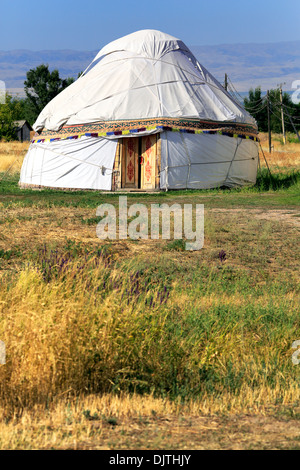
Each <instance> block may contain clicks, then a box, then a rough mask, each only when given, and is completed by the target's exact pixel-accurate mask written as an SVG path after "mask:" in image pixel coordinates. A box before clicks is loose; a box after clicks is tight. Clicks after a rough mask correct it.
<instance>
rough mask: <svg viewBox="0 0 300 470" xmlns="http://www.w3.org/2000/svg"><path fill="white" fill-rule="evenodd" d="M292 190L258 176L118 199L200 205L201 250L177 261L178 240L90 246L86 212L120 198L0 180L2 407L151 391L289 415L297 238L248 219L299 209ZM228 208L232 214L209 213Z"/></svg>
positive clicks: (90, 214) (291, 179) (297, 183)
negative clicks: (285, 410)
mask: <svg viewBox="0 0 300 470" xmlns="http://www.w3.org/2000/svg"><path fill="white" fill-rule="evenodd" d="M299 188H300V177H299V172H298V173H297V172H289V173H280V172H279V173H274V174H272V176H270V174H269V173H268V172H267V171H263V172H262V173H261V174H259V175H258V180H257V184H256V186H254V187H249V188H240V189H232V190H229V189H221V188H220V189H215V190H206V191H204V190H203V191H191V190H188V191H168V192H162V193H160V194H151V193H149V194H139V193H131V194H128V203H129V204H130V203H131V202H132V203H133V202H136V201H137V200H138V201H139V202H143V203H145V204H146V205H149V204H151V203H153V202H156V203H163V202H166V203H173V202H180V203H197V202H198V203H203V204H204V206H205V211H206V212H205V243H204V248H203V249H202V250H200V251H198V252H187V251H185V249H184V242H183V241H182V240H157V241H151V240H150V241H147V243H146V242H142V241H139V240H137V241H130V240H128V241H122V242H118V241H108V242H103V241H99V239H97V237H96V234H95V227H96V224H97V222H98V221H99V219H98V218H97V217H96V215H95V209H96V207H97V206H98V205H100V204H101V203H103V202H111V203H113V204H115V205H117V204H118V198H119V196H120V195H119V194H107V193H105V194H102V193H100V192H91V191H88V192H84V191H79V192H68V191H54V190H53V191H52V190H44V191H34V190H21V189H20V188H19V187H18V185H17V179H11V180H9V181H8V180H6V181H5V182H3V181H2V182H1V189H0V204H1V207H2V209H3V215H2V216H1V220H0V228H1V234H0V276H1V286H2V288H1V291H0V339H1V340H3V341H5V344H6V345H7V364H6V365H5V367H1V368H0V404H1V405H3V406H4V407H7V408H10V409H12V410H15V409H19V408H20V407H21V408H22V407H27V406H28V407H32V406H35V405H36V404H37V403H43V404H45V403H48V402H49V401H54V402H55V400H56V399H57V397H59V396H61V394H64V393H65V392H66V391H71V392H70V393H71V394H72V395H74V396H79V395H81V394H87V393H96V394H99V393H106V392H108V393H112V394H119V393H121V392H122V393H123V392H126V393H127V392H129V393H133V392H137V393H139V394H149V393H152V394H153V395H154V396H156V397H163V398H165V397H168V398H170V399H172V400H174V401H176V400H182V401H189V400H200V401H201V400H202V401H203V403H207V402H210V403H214V405H213V406H214V410H215V411H217V412H219V411H220V410H223V411H224V406H225V405H224V403H225V404H226V406H225V407H226V409H227V410H230V409H231V408H232V407H234V406H236V405H234V403H237V401H238V402H239V406H240V409H241V407H242V406H243V409H244V411H245V410H246V411H247V410H249V409H251V407H253V406H254V404H255V406H256V404H257V406H261V407H265V408H268V407H270V406H271V407H272V406H274V407H276V406H277V405H279V404H280V406H289V407H291V406H293V405H295V404H297V403H298V404H299V371H300V369H299V368H297V367H295V366H294V365H293V364H292V361H291V355H292V351H291V344H292V342H293V341H294V340H296V339H299V338H300V317H299V266H298V262H297V260H298V259H299V240H298V233H297V230H296V229H295V227H293V226H290V225H286V224H285V223H283V222H281V221H280V220H272V221H268V220H261V219H258V218H255V217H254V216H252V215H251V216H250V215H249V214H250V212H249V209H251V208H256V209H261V212H262V213H264V212H266V211H267V210H268V209H270V208H290V209H291V210H292V209H295V208H298V207H299ZM232 208H234V209H243V210H242V211H240V212H238V213H237V212H230V211H224V212H222V211H220V212H214V211H213V210H211V209H232ZM222 250H224V252H225V253H226V257H225V259H223V260H222V259H221V258H220V255H219V254H220V252H221V251H222ZM68 393H69V392H68ZM226 397H227V398H226ZM254 402H255V403H254ZM88 411H89V410H87V411H86V419H87V420H90V419H91V417H92V415H91V414H90V413H88Z"/></svg>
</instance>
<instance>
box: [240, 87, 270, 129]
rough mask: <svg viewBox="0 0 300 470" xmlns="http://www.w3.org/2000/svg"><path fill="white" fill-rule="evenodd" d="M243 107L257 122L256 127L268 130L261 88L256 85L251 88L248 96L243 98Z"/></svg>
mask: <svg viewBox="0 0 300 470" xmlns="http://www.w3.org/2000/svg"><path fill="white" fill-rule="evenodd" d="M244 107H245V109H246V111H248V112H249V113H250V114H251V116H253V117H254V119H255V120H256V122H257V125H258V129H259V130H260V131H261V132H267V130H268V115H267V107H266V106H265V102H264V101H263V97H262V96H261V88H260V87H257V88H255V90H253V88H251V89H250V91H249V97H248V98H245V99H244Z"/></svg>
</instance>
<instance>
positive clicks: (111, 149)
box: [20, 30, 258, 191]
mask: <svg viewBox="0 0 300 470" xmlns="http://www.w3.org/2000/svg"><path fill="white" fill-rule="evenodd" d="M33 128H34V131H35V135H34V138H33V140H32V142H31V144H30V147H29V150H28V152H27V154H26V156H25V159H24V162H23V165H22V170H21V175H20V185H21V186H22V187H39V188H42V187H48V188H49V187H50V188H64V189H93V190H106V191H138V190H140V191H153V190H156V191H157V190H168V189H186V188H191V189H203V188H215V187H221V186H227V187H233V186H241V185H246V184H247V185H248V184H253V183H255V181H256V174H257V165H258V138H257V133H258V131H257V125H256V122H255V120H254V119H253V118H252V117H251V115H250V114H249V113H248V112H246V111H245V109H244V108H243V107H242V106H241V105H240V104H239V103H237V102H236V101H235V100H234V99H233V98H232V97H231V96H230V94H229V93H227V91H226V90H225V89H224V88H223V87H222V85H220V83H219V82H218V81H217V80H216V79H215V78H214V77H213V76H212V75H211V74H210V73H209V72H208V71H207V70H206V69H205V68H204V66H203V65H202V64H200V63H199V62H198V60H197V59H196V58H195V57H194V55H193V54H192V53H191V51H190V50H189V49H188V47H187V46H186V45H185V44H184V43H183V42H182V41H181V40H179V39H176V38H175V37H173V36H170V35H168V34H165V33H162V32H160V31H156V30H142V31H137V32H135V33H133V34H129V35H127V36H125V37H123V38H121V39H117V40H116V41H113V42H111V43H109V44H108V45H106V46H105V47H103V48H102V49H101V50H100V52H99V53H98V54H97V55H96V57H95V58H94V60H93V61H92V63H91V64H90V65H89V66H88V67H87V69H86V70H85V71H84V73H83V74H82V75H81V76H80V77H79V78H78V79H77V80H76V81H75V82H74V83H72V84H71V85H70V86H69V87H68V88H66V89H65V90H63V91H62V92H61V93H60V94H59V95H57V96H56V97H55V98H54V99H53V100H52V101H50V102H49V103H48V104H47V106H46V107H45V108H44V109H43V111H42V112H41V114H40V115H39V116H38V118H37V120H36V122H35V123H34V125H33Z"/></svg>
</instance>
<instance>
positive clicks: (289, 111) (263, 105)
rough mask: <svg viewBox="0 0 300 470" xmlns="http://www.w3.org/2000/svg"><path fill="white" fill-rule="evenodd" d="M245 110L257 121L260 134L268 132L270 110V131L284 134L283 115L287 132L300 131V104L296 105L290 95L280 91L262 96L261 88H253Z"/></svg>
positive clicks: (245, 104)
mask: <svg viewBox="0 0 300 470" xmlns="http://www.w3.org/2000/svg"><path fill="white" fill-rule="evenodd" d="M243 104H244V108H245V109H246V111H248V112H249V113H250V114H251V115H252V116H253V117H254V118H255V120H256V122H257V125H258V130H259V131H260V132H268V110H269V116H270V130H271V131H272V132H274V133H277V134H280V133H281V132H282V113H283V116H284V124H285V130H286V131H287V132H293V133H294V132H295V129H297V131H299V130H300V103H299V104H295V103H293V101H292V98H291V96H290V94H289V93H282V101H281V97H280V89H279V88H277V89H273V90H270V91H269V97H267V95H264V96H262V92H261V88H260V87H257V88H255V90H253V89H252V88H251V89H250V91H249V96H248V97H247V98H245V99H244V103H243Z"/></svg>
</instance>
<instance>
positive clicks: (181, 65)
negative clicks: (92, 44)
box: [33, 30, 255, 131]
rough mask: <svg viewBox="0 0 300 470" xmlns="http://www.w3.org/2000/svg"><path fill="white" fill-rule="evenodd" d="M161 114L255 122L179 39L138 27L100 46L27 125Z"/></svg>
mask: <svg viewBox="0 0 300 470" xmlns="http://www.w3.org/2000/svg"><path fill="white" fill-rule="evenodd" d="M163 117H164V118H175V119H176V118H185V119H197V120H206V121H214V122H216V121H217V122H239V123H249V124H251V125H255V120H254V119H253V118H252V117H251V116H250V114H248V113H247V112H246V111H245V110H244V108H243V107H242V106H241V105H239V104H238V103H237V102H235V101H234V100H233V98H232V97H231V96H230V95H229V94H228V93H227V92H226V91H225V90H224V88H223V87H222V86H221V85H220V83H219V82H218V81H217V80H216V79H215V78H214V77H213V76H212V75H211V74H210V73H209V72H208V71H207V70H206V69H205V67H204V66H202V65H201V64H200V63H199V62H198V60H197V59H196V58H195V57H194V55H193V54H192V53H191V51H190V50H189V48H188V47H187V46H186V45H185V44H184V43H183V42H182V41H181V40H180V39H177V38H175V37H173V36H170V35H168V34H165V33H162V32H160V31H156V30H142V31H137V32H135V33H132V34H129V35H127V36H124V37H123V38H120V39H117V40H115V41H113V42H111V43H109V44H107V45H106V46H104V47H103V48H102V49H101V50H100V51H99V53H98V54H97V55H96V57H95V58H94V60H93V61H92V63H91V64H90V65H89V66H88V67H87V69H86V70H85V72H84V74H83V75H82V76H81V77H79V79H77V80H76V81H75V82H74V83H72V84H71V85H70V86H69V87H68V88H66V89H65V90H63V91H62V92H61V93H60V94H59V95H57V96H56V97H55V98H54V99H53V100H52V101H51V102H50V103H48V105H47V106H46V107H45V108H44V110H43V111H42V112H41V114H40V115H39V117H38V118H37V120H36V122H35V124H34V126H33V128H34V130H36V131H41V130H42V129H48V130H51V131H59V130H60V129H61V128H62V126H74V125H82V124H92V123H97V122H99V121H105V122H107V121H124V120H127V121H128V120H138V119H157V118H163Z"/></svg>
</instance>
